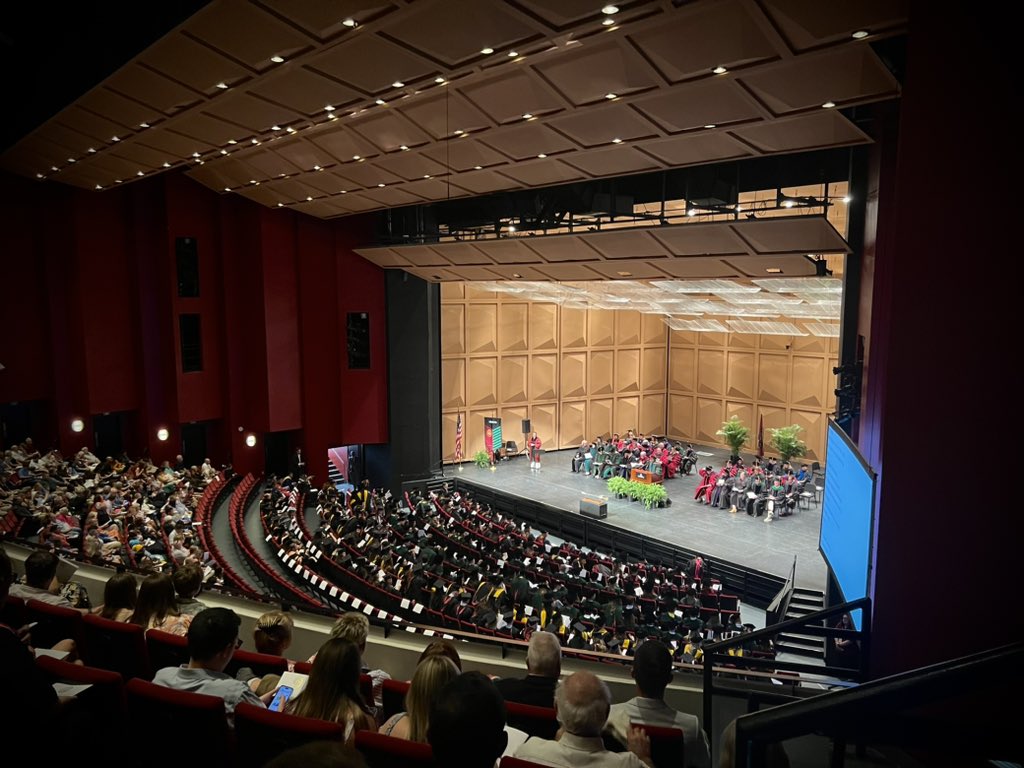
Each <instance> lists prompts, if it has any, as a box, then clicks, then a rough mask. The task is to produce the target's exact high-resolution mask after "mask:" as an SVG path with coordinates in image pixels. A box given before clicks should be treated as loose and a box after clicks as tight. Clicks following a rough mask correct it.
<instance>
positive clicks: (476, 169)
mask: <svg viewBox="0 0 1024 768" xmlns="http://www.w3.org/2000/svg"><path fill="white" fill-rule="evenodd" d="M483 169H484V167H483V166H482V165H474V166H473V170H474V171H482V170H483ZM54 170H56V168H55V169H54Z"/></svg>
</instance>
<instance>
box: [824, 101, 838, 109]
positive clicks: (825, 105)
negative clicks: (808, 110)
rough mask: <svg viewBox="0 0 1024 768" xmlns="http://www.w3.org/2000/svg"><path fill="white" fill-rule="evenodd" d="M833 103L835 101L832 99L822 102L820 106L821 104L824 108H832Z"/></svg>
mask: <svg viewBox="0 0 1024 768" xmlns="http://www.w3.org/2000/svg"><path fill="white" fill-rule="evenodd" d="M835 105H836V103H835V102H834V101H826V102H825V103H824V104H822V105H821V106H822V108H824V109H832V107H834V106H835Z"/></svg>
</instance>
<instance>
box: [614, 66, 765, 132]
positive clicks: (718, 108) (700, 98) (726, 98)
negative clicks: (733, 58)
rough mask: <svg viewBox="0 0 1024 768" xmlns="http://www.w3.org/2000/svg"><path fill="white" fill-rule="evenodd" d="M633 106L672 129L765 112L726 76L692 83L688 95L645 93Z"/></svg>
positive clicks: (721, 122) (735, 120)
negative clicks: (683, 97) (684, 96)
mask: <svg viewBox="0 0 1024 768" xmlns="http://www.w3.org/2000/svg"><path fill="white" fill-rule="evenodd" d="M633 108H634V109H636V110H637V111H639V112H640V114H642V115H645V116H646V117H647V118H648V119H650V120H652V121H653V122H654V124H655V125H658V126H660V127H661V128H663V129H664V130H665V131H667V132H668V133H679V132H680V131H690V130H694V129H700V128H703V127H704V126H705V125H726V124H729V123H744V122H750V121H754V120H761V119H762V117H763V116H764V113H763V112H762V110H761V109H760V108H759V107H758V105H757V103H756V102H754V101H753V100H752V99H751V98H750V97H749V96H747V95H746V94H744V93H743V91H742V90H741V89H740V88H737V87H736V83H734V82H733V81H731V80H727V79H724V78H723V79H718V78H716V79H714V80H711V81H709V82H705V83H698V84H694V85H691V86H688V87H687V89H686V98H685V99H681V98H679V95H678V94H676V93H673V92H672V91H668V92H660V93H657V94H653V95H651V96H644V97H642V98H640V99H637V100H636V101H635V102H633Z"/></svg>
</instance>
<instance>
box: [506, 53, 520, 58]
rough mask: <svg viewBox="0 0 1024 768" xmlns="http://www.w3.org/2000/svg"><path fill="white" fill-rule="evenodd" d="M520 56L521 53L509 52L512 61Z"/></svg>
mask: <svg viewBox="0 0 1024 768" xmlns="http://www.w3.org/2000/svg"><path fill="white" fill-rule="evenodd" d="M518 55H519V51H509V52H508V57H509V58H510V59H514V58H515V57H516V56H518Z"/></svg>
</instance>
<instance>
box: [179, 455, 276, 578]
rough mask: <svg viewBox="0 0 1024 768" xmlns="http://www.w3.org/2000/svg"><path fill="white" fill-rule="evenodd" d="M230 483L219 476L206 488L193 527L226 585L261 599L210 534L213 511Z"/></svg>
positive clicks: (193, 518)
mask: <svg viewBox="0 0 1024 768" xmlns="http://www.w3.org/2000/svg"><path fill="white" fill-rule="evenodd" d="M228 483H229V481H228V480H225V479H224V478H223V477H222V476H220V475H218V476H217V479H216V480H214V481H213V482H212V483H210V484H209V485H208V486H207V487H206V490H204V491H203V495H202V497H201V498H200V499H199V504H198V505H197V506H196V511H195V513H194V514H193V516H192V527H193V529H194V530H197V531H198V532H199V542H200V545H201V546H202V548H203V549H204V550H206V551H207V552H209V553H210V557H211V558H212V559H213V561H214V562H215V563H216V564H217V565H218V566H219V567H220V569H221V571H222V572H223V574H224V582H225V585H226V586H229V587H231V588H233V589H237V590H239V591H241V592H243V593H245V594H246V595H250V596H253V597H260V596H259V595H257V594H256V593H255V592H253V590H252V589H250V587H249V585H248V584H247V583H246V581H245V580H244V579H243V578H242V577H241V576H240V575H239V574H238V573H237V572H236V571H235V569H234V568H233V567H232V566H231V563H230V562H229V561H228V559H227V558H226V557H224V553H223V552H221V551H220V547H218V546H217V542H216V540H215V539H214V536H213V533H212V532H208V529H209V528H210V523H211V521H212V519H213V511H214V510H215V509H216V508H217V506H218V505H219V504H220V500H221V496H222V495H223V494H224V492H225V491H226V490H227V486H228Z"/></svg>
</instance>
